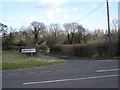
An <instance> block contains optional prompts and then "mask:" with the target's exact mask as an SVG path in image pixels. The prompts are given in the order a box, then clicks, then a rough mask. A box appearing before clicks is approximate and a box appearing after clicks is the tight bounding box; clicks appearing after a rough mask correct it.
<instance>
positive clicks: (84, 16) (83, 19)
mask: <svg viewBox="0 0 120 90" xmlns="http://www.w3.org/2000/svg"><path fill="white" fill-rule="evenodd" d="M103 4H104V2H103V3H101V4H100V5H99V6H98V7H96V8H95V9H94V10H92V11H91V12H90V13H88V14H87V15H85V16H84V17H83V18H81V19H80V20H78V21H77V22H80V21H83V20H84V19H85V18H86V17H88V16H89V15H90V14H92V13H93V12H95V11H96V10H97V9H99V8H100V7H101V6H102V5H103Z"/></svg>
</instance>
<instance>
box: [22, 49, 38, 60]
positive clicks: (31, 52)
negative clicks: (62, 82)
mask: <svg viewBox="0 0 120 90" xmlns="http://www.w3.org/2000/svg"><path fill="white" fill-rule="evenodd" d="M21 52H22V53H25V54H26V53H30V54H31V57H32V56H33V53H35V52H36V49H35V48H31V49H21ZM31 60H32V59H31Z"/></svg>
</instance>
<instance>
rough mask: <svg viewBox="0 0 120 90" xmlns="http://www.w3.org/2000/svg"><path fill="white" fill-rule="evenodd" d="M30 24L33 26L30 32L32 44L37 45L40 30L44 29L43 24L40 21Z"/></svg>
mask: <svg viewBox="0 0 120 90" xmlns="http://www.w3.org/2000/svg"><path fill="white" fill-rule="evenodd" d="M31 25H32V26H33V30H32V33H33V38H34V44H35V45H37V44H38V43H39V37H40V32H42V31H43V30H44V29H45V25H44V23H41V22H32V23H31Z"/></svg>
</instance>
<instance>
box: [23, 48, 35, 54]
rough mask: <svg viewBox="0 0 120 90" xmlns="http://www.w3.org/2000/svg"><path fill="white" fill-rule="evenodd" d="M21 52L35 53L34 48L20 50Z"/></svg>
mask: <svg viewBox="0 0 120 90" xmlns="http://www.w3.org/2000/svg"><path fill="white" fill-rule="evenodd" d="M21 51H22V53H34V52H36V49H35V48H31V49H22V50H21Z"/></svg>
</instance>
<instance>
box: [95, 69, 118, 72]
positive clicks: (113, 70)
mask: <svg viewBox="0 0 120 90" xmlns="http://www.w3.org/2000/svg"><path fill="white" fill-rule="evenodd" d="M118 70H120V69H108V70H97V71H96V72H110V71H118Z"/></svg>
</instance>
